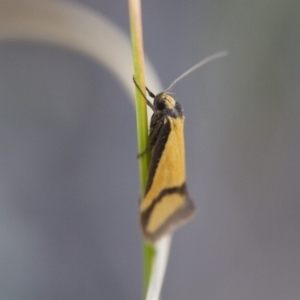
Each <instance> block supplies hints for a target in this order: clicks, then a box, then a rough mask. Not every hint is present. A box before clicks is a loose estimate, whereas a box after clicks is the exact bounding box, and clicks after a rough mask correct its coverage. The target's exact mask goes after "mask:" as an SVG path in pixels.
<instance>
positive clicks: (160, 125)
mask: <svg viewBox="0 0 300 300" xmlns="http://www.w3.org/2000/svg"><path fill="white" fill-rule="evenodd" d="M225 55H227V52H225V51H222V52H219V53H216V54H214V55H212V56H209V57H207V58H206V59H204V60H203V61H201V62H199V63H198V64H196V65H195V66H194V67H192V68H191V69H189V70H188V71H186V72H185V73H183V74H182V75H181V76H180V77H179V78H177V79H176V80H175V81H174V82H173V83H172V84H171V86H170V87H169V88H168V89H167V90H166V91H164V92H161V93H158V94H157V95H154V94H153V93H152V92H151V91H150V90H149V89H148V88H147V87H146V90H147V92H148V94H149V96H150V97H151V98H153V104H152V103H151V102H150V101H149V100H148V99H147V98H146V96H145V95H144V93H143V92H142V90H141V88H140V87H139V85H138V84H137V83H136V81H135V79H134V78H133V81H134V83H135V85H136V87H137V88H138V90H139V91H140V92H141V94H142V95H143V97H144V98H145V100H146V103H147V105H148V106H149V107H150V108H151V109H152V110H153V115H152V117H151V121H150V132H149V147H148V148H149V149H148V148H147V149H146V150H145V151H147V150H149V151H150V152H151V160H150V166H149V172H148V179H147V184H146V190H145V195H144V197H143V199H142V200H141V201H140V203H139V221H140V225H141V230H142V234H143V236H144V238H145V239H146V240H147V241H149V242H151V243H155V242H156V241H158V240H159V239H160V238H161V237H162V236H164V235H165V234H168V233H171V232H173V231H174V230H176V229H177V228H178V227H180V226H181V225H183V224H184V223H185V222H187V221H188V220H189V219H191V217H192V216H193V215H194V214H195V211H196V206H195V204H194V202H193V200H192V199H191V198H190V196H189V193H188V190H187V185H186V169H185V144H184V119H185V117H184V114H183V109H182V106H181V105H180V104H179V103H178V102H177V101H176V100H175V98H174V97H173V96H171V94H170V93H168V92H167V91H168V90H169V89H170V88H171V87H172V86H173V85H174V84H175V83H176V82H178V81H179V80H180V79H182V78H183V77H185V76H186V75H188V74H189V73H191V72H193V71H194V70H196V69H197V68H199V67H201V66H203V65H204V64H206V63H207V62H209V61H211V60H214V59H216V58H219V57H222V56H225ZM141 155H143V153H142V154H141Z"/></svg>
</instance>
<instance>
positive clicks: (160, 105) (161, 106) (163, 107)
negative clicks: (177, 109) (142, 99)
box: [157, 101, 166, 110]
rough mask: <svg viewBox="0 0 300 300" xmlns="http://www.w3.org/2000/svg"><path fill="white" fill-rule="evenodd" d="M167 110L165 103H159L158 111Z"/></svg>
mask: <svg viewBox="0 0 300 300" xmlns="http://www.w3.org/2000/svg"><path fill="white" fill-rule="evenodd" d="M165 108H166V106H165V103H164V102H163V101H159V102H158V103H157V109H158V110H164V109H165Z"/></svg>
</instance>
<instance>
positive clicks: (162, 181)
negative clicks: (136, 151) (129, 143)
mask: <svg viewBox="0 0 300 300" xmlns="http://www.w3.org/2000/svg"><path fill="white" fill-rule="evenodd" d="M147 91H148V93H149V95H150V97H152V98H153V99H154V100H153V104H152V103H151V102H150V101H149V100H147V104H148V106H150V108H151V109H152V110H153V115H152V117H151V122H150V133H149V142H150V144H149V150H150V151H151V160H150V166H149V173H148V180H147V185H146V191H145V196H144V198H143V199H142V201H141V202H140V224H141V228H142V233H143V236H144V238H145V239H146V240H147V241H149V242H151V243H155V242H156V241H157V240H158V239H159V238H160V237H162V236H163V235H164V234H166V233H169V232H171V231H173V230H175V229H176V228H178V227H179V226H180V225H182V224H184V223H185V222H186V221H187V220H188V219H190V218H191V217H192V216H193V215H194V212H195V204H194V202H193V201H192V199H191V198H190V196H189V194H188V190H187V186H186V171H185V147H184V131H183V129H184V114H183V109H182V107H181V105H180V104H179V103H178V102H177V101H176V100H175V99H174V98H173V97H172V96H171V95H170V94H169V93H167V92H162V93H159V94H157V95H154V94H153V93H152V92H151V91H149V89H148V88H147Z"/></svg>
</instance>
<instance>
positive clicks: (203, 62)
mask: <svg viewBox="0 0 300 300" xmlns="http://www.w3.org/2000/svg"><path fill="white" fill-rule="evenodd" d="M226 55H228V52H227V51H221V52H217V53H215V54H213V55H210V56H208V57H206V58H204V59H203V60H201V61H200V62H198V63H197V64H195V65H194V66H193V67H191V68H190V69H188V70H187V71H185V72H184V73H183V74H182V75H180V76H179V77H178V78H177V79H175V80H174V81H173V82H172V83H171V85H170V86H169V87H168V88H167V89H166V92H167V91H168V90H170V89H171V88H172V87H173V86H174V85H175V84H176V83H177V82H178V81H179V80H181V79H182V78H184V77H186V76H187V75H189V74H190V73H192V72H194V71H195V70H197V69H198V68H200V67H202V66H204V65H206V64H207V63H209V62H211V61H213V60H216V59H218V58H220V57H224V56H226Z"/></svg>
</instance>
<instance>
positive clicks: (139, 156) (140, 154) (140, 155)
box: [137, 144, 151, 159]
mask: <svg viewBox="0 0 300 300" xmlns="http://www.w3.org/2000/svg"><path fill="white" fill-rule="evenodd" d="M150 150H151V145H150V144H149V145H148V146H147V147H146V149H145V150H144V151H142V152H141V153H138V154H137V159H139V158H141V157H142V156H143V155H144V154H146V153H147V152H148V151H150Z"/></svg>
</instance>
